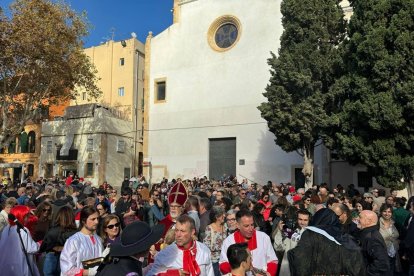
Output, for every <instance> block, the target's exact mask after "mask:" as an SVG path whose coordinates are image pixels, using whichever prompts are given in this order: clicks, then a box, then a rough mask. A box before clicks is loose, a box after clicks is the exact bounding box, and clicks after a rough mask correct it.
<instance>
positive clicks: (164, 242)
mask: <svg viewBox="0 0 414 276" xmlns="http://www.w3.org/2000/svg"><path fill="white" fill-rule="evenodd" d="M187 197H188V196H187V190H186V188H185V187H184V185H183V183H182V182H181V181H179V182H177V183H176V184H175V185H174V186H173V187H172V188H171V190H170V193H169V195H168V205H169V209H170V213H169V214H168V215H167V216H166V217H165V218H163V219H162V220H160V221H159V224H162V225H164V232H163V234H162V239H161V241H160V242H158V243H156V244H155V245H154V246H152V247H151V249H150V255H149V256H148V263H152V262H153V257H154V256H155V255H156V254H157V252H158V251H160V250H161V249H163V248H164V247H166V246H168V245H170V244H171V243H173V242H174V236H175V235H174V231H175V223H176V220H177V218H178V217H179V216H180V215H181V214H182V213H183V211H184V204H185V202H186V201H187Z"/></svg>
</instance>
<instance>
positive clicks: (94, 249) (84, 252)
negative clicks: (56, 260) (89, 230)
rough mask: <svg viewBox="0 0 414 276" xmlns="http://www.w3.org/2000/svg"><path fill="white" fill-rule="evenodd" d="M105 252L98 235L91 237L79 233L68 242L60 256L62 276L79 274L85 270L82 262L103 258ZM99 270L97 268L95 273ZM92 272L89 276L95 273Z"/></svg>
mask: <svg viewBox="0 0 414 276" xmlns="http://www.w3.org/2000/svg"><path fill="white" fill-rule="evenodd" d="M92 237H93V239H94V240H95V242H93V240H92ZM103 250H104V248H103V245H102V240H101V238H100V237H99V236H98V235H97V234H93V235H92V236H89V235H85V234H83V233H82V232H77V233H76V234H74V235H72V236H71V237H70V238H69V239H67V240H66V242H65V245H64V246H63V250H62V253H61V254H60V270H61V275H62V276H63V275H65V276H72V275H75V274H77V273H79V272H80V271H81V270H82V269H83V266H82V261H85V260H90V259H94V258H99V257H102V252H103ZM97 268H98V267H95V271H96V269H97ZM92 271H93V269H91V271H90V272H89V275H91V274H92V273H93V272H92Z"/></svg>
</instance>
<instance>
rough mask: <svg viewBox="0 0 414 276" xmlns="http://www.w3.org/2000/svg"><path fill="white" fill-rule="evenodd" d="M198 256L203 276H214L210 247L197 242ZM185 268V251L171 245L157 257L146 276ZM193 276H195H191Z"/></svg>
mask: <svg viewBox="0 0 414 276" xmlns="http://www.w3.org/2000/svg"><path fill="white" fill-rule="evenodd" d="M196 244H197V254H196V261H197V264H198V266H199V267H200V273H201V274H200V275H201V276H214V271H213V265H212V264H211V258H210V250H209V249H208V247H207V246H206V245H205V244H203V243H201V242H198V241H196ZM182 268H183V251H182V250H181V249H179V248H178V247H177V245H176V244H175V243H173V244H170V245H169V246H167V247H166V248H164V249H163V250H161V251H160V252H159V253H158V254H157V255H156V256H155V261H154V263H153V264H152V265H151V268H150V269H149V271H148V272H147V273H146V274H145V275H146V276H153V275H158V274H159V273H165V272H166V271H167V270H170V269H182ZM189 276H193V275H189Z"/></svg>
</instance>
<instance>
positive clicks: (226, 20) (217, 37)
mask: <svg viewBox="0 0 414 276" xmlns="http://www.w3.org/2000/svg"><path fill="white" fill-rule="evenodd" d="M240 32H241V25H240V21H239V20H238V19H237V18H236V17H234V16H231V15H226V16H222V17H220V18H218V19H217V20H215V21H214V22H213V24H211V26H210V28H209V30H208V43H209V44H210V46H211V48H213V49H214V50H216V51H219V52H223V51H227V50H230V49H231V48H233V47H234V46H235V45H236V43H237V41H238V40H239V39H240Z"/></svg>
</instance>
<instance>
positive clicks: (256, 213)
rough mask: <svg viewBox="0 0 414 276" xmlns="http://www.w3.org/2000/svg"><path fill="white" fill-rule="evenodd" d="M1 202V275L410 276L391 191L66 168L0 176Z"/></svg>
mask: <svg viewBox="0 0 414 276" xmlns="http://www.w3.org/2000/svg"><path fill="white" fill-rule="evenodd" d="M0 203H1V215H0V231H1V234H0V267H1V269H2V273H1V274H3V275H129V276H131V275H282V276H284V275H294V276H296V275H303V276H309V275H361V276H362V275H410V276H412V275H414V222H413V221H412V217H413V214H414V197H411V198H409V199H408V200H407V199H406V198H404V197H398V196H397V191H394V190H391V191H390V192H389V193H388V194H387V193H386V191H385V190H384V189H376V188H373V189H371V190H370V191H369V192H365V193H360V191H359V190H358V189H356V188H355V187H354V185H352V184H350V185H348V186H347V188H346V189H345V188H344V187H342V186H341V185H337V186H336V187H335V188H331V187H329V186H328V185H327V184H326V183H322V184H320V185H314V186H313V187H312V188H310V189H308V190H305V189H304V188H298V189H296V188H295V186H294V185H291V184H290V183H272V182H271V181H269V182H268V183H267V184H265V185H259V184H256V183H249V181H247V179H243V180H242V181H238V180H237V179H236V178H234V177H227V178H223V179H221V180H219V181H210V180H208V179H207V178H206V177H204V178H194V179H192V180H181V179H173V180H171V181H169V180H167V179H164V180H162V181H161V183H157V184H153V185H149V184H148V183H147V182H146V180H145V177H143V176H140V177H138V178H135V177H133V178H131V179H130V178H127V177H126V178H125V179H124V180H123V181H122V183H117V185H110V184H109V183H107V182H104V183H102V184H101V185H99V187H93V186H92V184H91V182H89V181H84V180H83V179H82V178H78V177H77V176H75V175H73V174H70V175H69V176H68V177H67V178H63V179H59V178H58V177H55V178H54V179H43V178H40V179H38V180H37V181H31V180H30V179H27V181H26V182H24V183H18V184H17V183H12V181H11V180H10V179H5V180H3V182H2V185H0ZM20 229H22V230H20ZM26 253H27V254H26Z"/></svg>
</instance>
